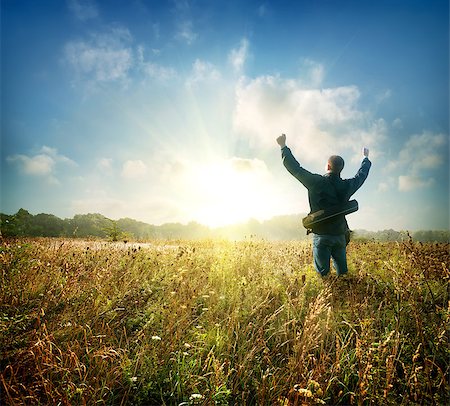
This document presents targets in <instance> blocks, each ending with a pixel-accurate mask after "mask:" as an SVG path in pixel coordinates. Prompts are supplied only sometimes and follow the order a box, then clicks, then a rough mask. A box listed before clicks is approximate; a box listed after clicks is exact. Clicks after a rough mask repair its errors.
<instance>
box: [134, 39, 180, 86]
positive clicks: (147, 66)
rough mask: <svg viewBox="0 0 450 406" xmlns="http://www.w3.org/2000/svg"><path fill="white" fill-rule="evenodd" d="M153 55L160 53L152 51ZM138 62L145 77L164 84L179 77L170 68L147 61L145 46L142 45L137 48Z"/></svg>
mask: <svg viewBox="0 0 450 406" xmlns="http://www.w3.org/2000/svg"><path fill="white" fill-rule="evenodd" d="M152 53H153V55H158V53H159V51H158V50H156V49H152ZM137 60H138V64H139V68H140V70H141V71H142V72H143V73H144V75H145V76H148V77H150V78H152V79H156V80H159V81H162V82H165V81H168V80H170V79H173V78H175V77H176V76H177V72H176V70H175V69H174V68H172V67H170V66H163V65H160V64H158V63H155V62H151V61H147V60H146V59H145V57H144V46H142V45H140V46H138V48H137Z"/></svg>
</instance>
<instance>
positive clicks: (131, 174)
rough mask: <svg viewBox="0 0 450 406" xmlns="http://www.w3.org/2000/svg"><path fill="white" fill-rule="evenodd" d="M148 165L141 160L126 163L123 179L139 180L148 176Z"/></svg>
mask: <svg viewBox="0 0 450 406" xmlns="http://www.w3.org/2000/svg"><path fill="white" fill-rule="evenodd" d="M147 169H148V168H147V165H145V163H144V162H142V161H141V160H140V159H138V160H135V161H133V160H130V161H126V162H125V163H124V164H123V168H122V177H124V178H126V179H137V178H141V177H143V176H144V175H146V174H147Z"/></svg>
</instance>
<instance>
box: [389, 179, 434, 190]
mask: <svg viewBox="0 0 450 406" xmlns="http://www.w3.org/2000/svg"><path fill="white" fill-rule="evenodd" d="M434 183H435V180H434V179H433V178H428V179H424V178H423V177H419V176H408V175H407V176H404V175H402V176H399V177H398V189H399V190H400V191H402V192H409V191H411V190H415V189H422V188H426V187H430V186H432V185H433V184H434Z"/></svg>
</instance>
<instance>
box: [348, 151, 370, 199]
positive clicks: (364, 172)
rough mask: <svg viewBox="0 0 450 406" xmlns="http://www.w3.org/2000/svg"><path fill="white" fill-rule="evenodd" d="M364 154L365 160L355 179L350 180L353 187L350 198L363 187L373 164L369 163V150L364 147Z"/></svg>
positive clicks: (351, 187)
mask: <svg viewBox="0 0 450 406" xmlns="http://www.w3.org/2000/svg"><path fill="white" fill-rule="evenodd" d="M362 153H363V157H364V158H363V160H362V162H361V166H360V168H359V169H358V172H357V173H356V175H355V177H354V178H352V179H349V181H350V185H351V186H350V190H349V197H350V196H351V195H352V194H354V193H355V192H356V191H357V190H358V189H359V188H360V187H361V186H362V184H363V183H364V181H365V180H366V179H367V176H368V175H369V170H370V167H371V166H372V162H370V161H369V148H366V147H364V148H363V150H362Z"/></svg>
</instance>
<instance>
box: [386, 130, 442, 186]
mask: <svg viewBox="0 0 450 406" xmlns="http://www.w3.org/2000/svg"><path fill="white" fill-rule="evenodd" d="M447 142H448V141H447V137H446V136H445V135H444V134H434V133H431V132H429V131H424V132H423V133H422V134H415V135H412V136H411V137H409V138H408V140H407V141H406V143H405V144H404V146H403V148H402V149H401V151H400V153H399V156H398V159H397V160H396V161H395V162H394V163H393V164H392V165H391V168H393V169H399V170H400V171H402V172H403V174H402V175H400V176H399V178H398V188H399V190H400V191H403V192H406V191H411V190H415V189H420V188H424V187H429V186H432V185H433V184H434V182H435V181H434V179H433V178H432V177H431V176H430V171H433V170H435V169H438V168H439V167H441V166H442V165H443V164H444V162H445V160H446V154H447V153H448V146H447Z"/></svg>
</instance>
